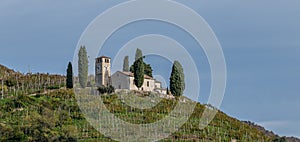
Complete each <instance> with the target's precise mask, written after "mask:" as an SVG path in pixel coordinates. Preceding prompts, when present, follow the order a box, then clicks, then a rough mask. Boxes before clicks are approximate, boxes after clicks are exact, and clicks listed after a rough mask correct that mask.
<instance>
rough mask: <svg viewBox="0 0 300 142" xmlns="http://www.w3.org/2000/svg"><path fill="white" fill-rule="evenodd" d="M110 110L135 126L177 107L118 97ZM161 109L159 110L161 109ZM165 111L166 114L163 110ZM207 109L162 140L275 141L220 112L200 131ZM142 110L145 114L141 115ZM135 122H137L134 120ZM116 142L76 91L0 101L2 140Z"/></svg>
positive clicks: (199, 110)
mask: <svg viewBox="0 0 300 142" xmlns="http://www.w3.org/2000/svg"><path fill="white" fill-rule="evenodd" d="M103 100H104V103H105V104H106V106H107V108H108V109H110V110H113V111H111V112H112V113H115V114H116V116H118V117H120V118H121V119H123V120H126V121H128V122H132V123H149V122H153V121H157V120H159V119H161V118H162V117H164V116H165V115H166V114H167V113H168V112H169V110H172V108H173V107H174V105H175V104H176V101H175V100H162V102H161V103H159V104H158V106H156V107H155V108H153V109H151V110H138V109H133V108H130V107H128V106H127V107H124V105H123V104H122V102H121V101H120V100H119V99H118V97H117V96H116V95H107V96H103ZM158 108H159V109H158ZM162 108H163V110H164V111H162ZM203 110H204V106H203V105H200V104H197V106H196V108H195V111H194V113H193V115H192V117H191V118H190V119H189V121H188V122H187V123H186V124H185V125H183V126H182V127H181V128H180V130H179V131H178V132H176V133H174V134H173V135H171V136H170V137H168V138H167V139H165V140H162V141H195V140H196V141H198V140H199V141H231V140H232V139H237V140H240V141H272V139H274V137H272V136H267V135H265V134H264V133H262V132H261V131H259V130H257V129H256V128H254V127H252V126H250V125H248V124H246V123H243V122H241V121H239V120H237V119H234V118H231V117H229V116H227V115H226V114H224V113H222V112H218V113H217V115H216V117H215V118H214V120H213V121H212V123H211V124H209V126H208V127H207V128H205V129H204V130H200V129H199V128H198V125H199V121H200V120H199V117H200V116H201V113H202V112H203ZM141 111H144V112H143V113H141ZM133 120H134V121H133ZM9 140H17V141H44V140H45V141H64V140H65V141H112V140H110V139H109V138H106V137H105V136H103V135H102V134H101V133H99V132H97V131H96V130H95V129H94V128H93V127H91V126H90V125H89V123H88V122H87V121H86V120H85V118H84V117H83V114H82V113H81V112H80V110H79V108H78V106H77V103H76V100H75V97H74V93H73V91H72V90H57V91H54V92H50V93H48V94H44V95H39V94H37V95H36V96H27V95H15V96H11V97H10V98H5V99H3V100H0V141H9Z"/></svg>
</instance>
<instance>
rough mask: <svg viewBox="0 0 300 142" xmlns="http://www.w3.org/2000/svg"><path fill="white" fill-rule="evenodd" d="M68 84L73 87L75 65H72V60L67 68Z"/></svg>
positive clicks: (68, 86)
mask: <svg viewBox="0 0 300 142" xmlns="http://www.w3.org/2000/svg"><path fill="white" fill-rule="evenodd" d="M66 86H67V88H69V89H71V88H73V67H72V63H71V62H69V64H68V68H67V80H66Z"/></svg>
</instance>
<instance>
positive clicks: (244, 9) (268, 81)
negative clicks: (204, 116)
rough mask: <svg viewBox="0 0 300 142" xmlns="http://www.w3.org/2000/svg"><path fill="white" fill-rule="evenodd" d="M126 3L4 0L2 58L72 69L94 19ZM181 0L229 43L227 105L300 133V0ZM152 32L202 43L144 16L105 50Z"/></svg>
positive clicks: (24, 65)
mask: <svg viewBox="0 0 300 142" xmlns="http://www.w3.org/2000/svg"><path fill="white" fill-rule="evenodd" d="M120 2H123V0H118V1H113V2H112V1H104V0H90V1H84V0H78V1H71V0H65V1H60V0H43V1H41V0H0V31H1V32H0V49H1V52H0V64H4V65H6V66H8V67H10V68H13V69H15V70H18V71H21V72H27V71H28V66H30V67H31V69H32V71H34V72H49V73H59V74H65V69H66V65H67V62H68V61H71V60H72V59H73V54H74V50H75V48H76V45H77V42H78V40H79V38H80V35H81V33H82V32H83V31H84V29H85V28H86V27H87V25H88V24H89V23H90V22H91V21H92V20H93V19H94V18H95V17H96V16H97V15H99V14H100V13H101V12H103V11H104V10H106V9H108V8H110V7H111V6H114V5H116V4H118V3H120ZM178 2H181V3H183V4H185V5H187V6H189V7H191V8H192V9H194V10H195V11H197V12H198V13H199V14H200V15H201V16H202V17H203V18H205V20H206V21H207V22H208V24H210V26H211V27H212V29H213V30H214V32H215V33H216V35H217V37H218V39H219V41H220V43H221V45H222V47H223V50H224V54H225V58H226V62H227V69H228V83H227V90H226V94H225V98H224V102H223V104H222V107H221V110H222V111H224V112H225V113H227V114H229V115H231V116H233V117H236V118H238V119H242V120H251V121H254V122H257V123H260V124H262V125H264V126H265V127H267V128H268V129H271V130H273V131H275V132H276V133H279V134H280V135H294V136H298V137H300V127H299V126H300V113H299V110H300V27H299V25H300V16H299V13H300V1H299V0H289V1H283V0H265V1H261V0H252V1H239V0H226V1H205V0H179V1H178ZM145 25H146V26H147V28H144V27H145ZM169 31H171V32H169ZM150 33H152V34H153V33H155V34H163V35H166V36H170V37H172V38H174V39H176V40H178V41H179V42H181V44H182V45H184V46H187V47H188V46H191V47H192V46H197V45H196V43H194V41H193V40H192V39H191V37H189V36H188V35H186V33H184V32H183V31H181V30H180V29H178V28H176V27H173V26H172V25H168V24H166V23H161V22H155V21H147V22H145V21H144V22H137V23H134V24H131V25H128V26H126V27H124V28H123V29H120V30H119V31H118V32H116V33H115V34H114V35H113V36H112V37H111V38H110V39H109V40H108V41H107V43H106V44H105V46H104V50H103V54H108V55H114V54H115V53H114V50H117V48H118V47H120V46H121V45H123V44H124V43H126V41H128V40H130V39H131V38H133V37H135V36H137V35H141V34H150ZM112 47H114V48H116V49H113V48H112ZM190 52H192V51H190ZM193 53H194V54H192V55H193V56H194V57H195V56H196V57H195V61H196V62H197V66H198V69H199V72H200V75H201V81H203V83H202V82H201V85H202V86H201V87H202V89H203V90H201V95H202V96H203V97H201V98H200V102H202V103H205V100H206V96H207V95H206V94H207V93H208V91H209V87H210V85H209V83H210V80H209V75H210V74H209V68H208V63H207V61H206V58H205V57H204V55H203V52H202V51H201V50H199V52H196V53H197V55H198V54H199V56H197V55H195V52H193ZM156 59H157V58H156V57H148V59H147V60H150V61H152V62H155V61H156ZM162 64H165V65H166V69H161V68H159V67H158V66H155V65H153V66H154V69H155V68H156V72H159V73H161V74H163V75H165V76H167V75H168V71H169V66H168V62H165V63H164V62H162Z"/></svg>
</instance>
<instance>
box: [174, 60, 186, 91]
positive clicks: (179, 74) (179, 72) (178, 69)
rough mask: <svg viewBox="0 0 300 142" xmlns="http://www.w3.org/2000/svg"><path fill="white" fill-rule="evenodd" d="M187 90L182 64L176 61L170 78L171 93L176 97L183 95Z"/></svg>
mask: <svg viewBox="0 0 300 142" xmlns="http://www.w3.org/2000/svg"><path fill="white" fill-rule="evenodd" d="M184 89H185V83H184V73H183V68H182V66H181V64H180V63H179V62H178V61H175V62H174V64H173V67H172V73H171V76H170V91H171V93H172V94H173V95H174V96H181V95H183V91H184Z"/></svg>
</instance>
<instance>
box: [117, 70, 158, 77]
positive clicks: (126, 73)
mask: <svg viewBox="0 0 300 142" xmlns="http://www.w3.org/2000/svg"><path fill="white" fill-rule="evenodd" d="M119 72H120V73H122V74H124V75H126V76H129V77H134V74H133V73H132V72H122V71H119ZM144 78H145V79H153V78H152V77H151V76H148V75H146V74H145V75H144Z"/></svg>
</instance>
